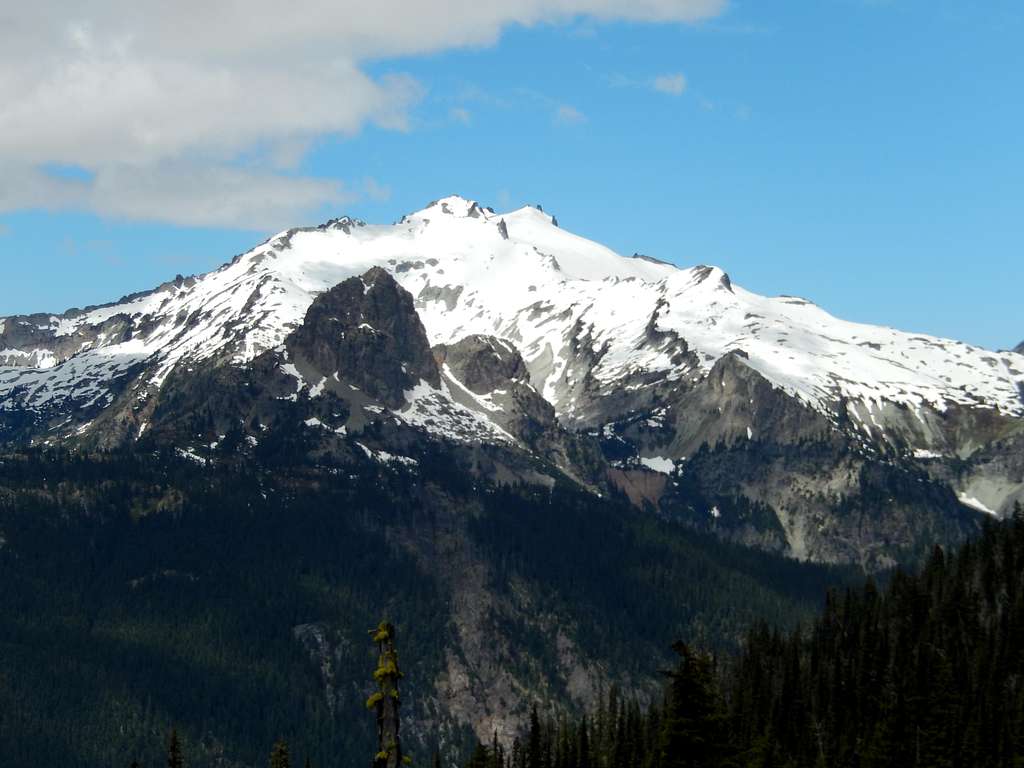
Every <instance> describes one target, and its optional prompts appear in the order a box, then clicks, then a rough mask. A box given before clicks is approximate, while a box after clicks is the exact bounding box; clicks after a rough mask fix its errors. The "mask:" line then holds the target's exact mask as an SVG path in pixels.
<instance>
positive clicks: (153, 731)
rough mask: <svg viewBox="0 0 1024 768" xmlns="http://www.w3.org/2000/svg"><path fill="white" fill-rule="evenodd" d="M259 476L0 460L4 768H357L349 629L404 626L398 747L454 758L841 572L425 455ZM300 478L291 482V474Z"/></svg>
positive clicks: (798, 601)
mask: <svg viewBox="0 0 1024 768" xmlns="http://www.w3.org/2000/svg"><path fill="white" fill-rule="evenodd" d="M288 444H289V443H288V442H287V441H285V442H283V443H281V444H280V445H278V449H279V450H276V452H275V449H274V445H277V444H276V443H272V442H271V441H270V440H267V441H266V443H265V444H264V445H263V446H261V449H263V450H265V451H266V452H265V453H264V454H262V456H261V462H262V463H261V465H260V468H259V469H257V468H254V467H245V466H244V465H236V466H235V467H234V468H231V467H229V466H226V465H215V466H202V465H200V464H197V463H196V462H195V461H194V460H192V459H189V458H182V457H180V456H177V455H174V454H170V453H168V454H162V453H155V454H141V453H138V452H124V453H113V454H97V455H94V456H86V455H82V454H65V453H59V452H26V453H20V454H16V455H8V456H5V457H3V458H2V460H0V461H2V464H0V584H2V585H3V588H2V589H0V754H2V756H3V764H4V766H5V768H6V767H7V766H10V767H11V768H21V766H26V767H28V766H39V765H60V766H62V768H109V767H110V766H120V765H123V766H128V765H129V764H130V763H131V761H132V760H133V759H138V760H139V761H140V763H141V764H142V765H144V766H157V765H162V764H164V761H165V759H166V755H165V752H164V750H165V741H166V736H167V734H168V732H169V731H170V729H171V728H172V727H177V729H178V732H179V734H180V738H181V743H182V748H183V750H184V751H185V753H186V754H187V755H188V765H189V767H190V768H204V767H205V766H213V765H219V766H242V765H246V766H252V765H262V764H264V762H265V760H266V755H267V750H268V749H269V745H271V744H273V743H274V742H275V741H276V740H277V739H279V738H283V739H285V740H287V742H288V743H289V744H290V745H291V749H292V754H293V755H296V756H298V759H303V758H304V757H305V756H307V755H308V756H309V757H310V758H311V759H312V762H313V764H314V765H315V766H332V767H333V766H349V765H359V766H362V765H364V764H365V763H366V760H367V756H368V755H371V754H372V751H371V750H372V744H373V738H372V722H371V718H369V717H368V716H367V712H366V710H365V708H364V702H365V700H366V697H367V695H368V694H369V691H370V688H369V686H370V680H369V677H368V670H370V669H372V667H373V664H374V663H375V656H374V655H373V652H372V648H371V646H370V644H369V643H368V636H367V635H366V630H367V629H368V628H370V627H373V626H376V624H377V622H378V621H379V620H380V618H381V616H382V615H386V616H387V617H389V618H390V619H391V620H392V621H393V622H394V623H395V624H396V626H397V628H398V633H399V635H398V636H399V638H400V644H401V650H402V668H403V670H404V671H405V673H406V681H405V683H404V684H403V698H404V699H405V701H406V706H405V708H404V711H403V715H404V718H403V723H404V724H403V733H404V734H405V735H404V736H403V738H404V739H406V743H407V744H408V751H409V752H410V753H411V754H413V756H414V757H417V759H418V760H419V761H422V760H424V759H428V758H429V755H430V753H431V752H432V751H433V750H434V749H436V748H440V749H441V750H442V752H443V754H444V755H446V757H448V759H450V760H452V761H457V760H459V759H460V755H465V754H468V752H469V750H470V749H471V747H472V744H473V743H475V741H476V739H477V738H481V737H483V736H484V735H485V734H488V733H490V732H491V730H492V729H494V728H500V729H503V732H505V733H507V734H512V733H514V732H517V731H518V730H520V729H521V728H523V727H525V726H526V725H528V721H529V712H530V706H531V704H533V703H536V704H538V705H539V706H540V707H541V708H542V710H543V711H545V712H553V713H554V712H562V713H565V714H566V715H567V716H572V715H573V713H578V712H582V711H585V710H586V709H588V708H591V707H594V706H596V704H597V701H598V700H599V699H600V696H601V691H602V690H605V691H607V690H609V689H610V688H611V686H613V685H616V686H618V687H619V688H620V689H622V690H623V691H624V694H625V695H628V696H629V697H630V698H635V699H637V700H639V701H644V702H646V701H649V700H651V699H652V698H656V697H657V691H658V689H659V683H658V670H659V669H660V668H661V667H662V666H664V665H666V664H668V663H669V662H670V656H671V653H670V646H671V643H672V642H673V640H675V639H677V638H688V639H693V640H701V641H703V642H706V643H708V644H710V645H711V646H712V647H715V648H718V649H722V650H724V649H729V648H733V649H735V648H737V647H738V646H739V641H740V639H741V637H742V634H743V632H744V629H745V628H746V627H748V626H750V624H751V623H752V622H754V621H756V620H758V619H763V620H766V621H770V622H771V623H772V624H773V625H780V626H793V625H794V624H795V623H797V622H799V621H801V620H803V619H805V618H807V617H808V616H809V615H811V613H812V612H813V611H814V610H815V609H816V608H817V606H818V605H819V603H820V596H821V595H822V594H823V593H824V591H825V589H826V588H827V587H828V586H829V585H830V584H836V583H839V582H842V581H843V580H848V579H850V578H851V577H852V576H853V574H852V573H851V572H847V571H839V570H835V569H828V568H824V567H820V566H811V565H805V564H801V563H797V562H794V561H790V560H786V559H783V558H779V557H775V556H772V555H769V554H766V553H762V552H758V551H755V550H749V549H744V548H741V547H736V546H732V545H727V544H724V543H722V542H721V541H719V540H717V539H715V538H713V537H711V536H704V535H701V534H699V533H695V532H693V531H690V530H688V529H686V528H683V527H681V526H677V525H673V524H671V523H668V522H664V521H659V520H657V519H656V518H654V517H653V516H651V515H649V514H644V513H641V512H639V511H637V510H636V509H635V508H633V507H631V506H630V505H629V504H628V503H627V502H626V501H625V500H623V499H616V498H612V499H603V500H602V499H598V498H596V497H594V496H593V495H592V494H588V493H584V492H581V491H579V490H578V489H576V488H575V487H573V486H569V485H565V486H561V485H559V486H556V487H553V488H550V489H543V488H523V487H504V488H498V487H495V486H490V485H487V484H485V483H481V482H479V481H477V480H474V479H473V477H472V475H471V474H470V473H469V472H466V471H465V470H464V468H462V467H460V466H458V465H457V464H456V463H455V461H454V459H453V458H452V457H451V456H449V455H446V454H444V453H443V449H442V448H440V447H434V448H432V449H430V450H426V451H424V452H423V453H422V454H417V457H418V460H419V462H420V463H419V464H418V465H417V466H416V467H415V468H412V469H410V468H408V467H406V466H405V465H393V464H382V463H380V462H378V461H376V460H372V459H370V458H367V460H366V462H365V465H363V466H358V467H344V468H343V467H340V466H334V465H330V464H323V463H321V464H309V463H308V462H307V461H306V460H305V459H304V457H302V456H301V455H300V454H296V453H295V452H292V451H289V450H287V446H288ZM295 456H299V457H300V458H301V459H302V460H301V461H299V460H298V459H295V458H294V457H295Z"/></svg>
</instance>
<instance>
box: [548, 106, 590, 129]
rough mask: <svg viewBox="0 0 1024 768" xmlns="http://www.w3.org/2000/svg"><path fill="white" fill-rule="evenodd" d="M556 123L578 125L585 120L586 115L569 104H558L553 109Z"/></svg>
mask: <svg viewBox="0 0 1024 768" xmlns="http://www.w3.org/2000/svg"><path fill="white" fill-rule="evenodd" d="M554 119H555V124H556V125H579V124H580V123H585V122H587V116H586V115H584V114H583V113H582V112H580V111H579V110H578V109H576V107H574V106H572V105H570V104H560V105H559V106H558V107H557V108H556V109H555V118H554Z"/></svg>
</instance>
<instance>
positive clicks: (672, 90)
mask: <svg viewBox="0 0 1024 768" xmlns="http://www.w3.org/2000/svg"><path fill="white" fill-rule="evenodd" d="M651 87H652V88H653V89H654V90H656V91H658V92H659V93H667V94H669V95H670V96H682V94H683V91H685V90H686V77H685V76H684V75H683V73H682V72H674V73H672V74H669V75H658V76H657V77H656V78H654V80H652V81H651Z"/></svg>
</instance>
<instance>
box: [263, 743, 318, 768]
mask: <svg viewBox="0 0 1024 768" xmlns="http://www.w3.org/2000/svg"><path fill="white" fill-rule="evenodd" d="M306 759H307V761H308V759H309V758H306ZM270 768H291V764H290V762H289V760H288V743H287V742H286V741H285V740H284V739H278V740H277V741H276V742H275V743H274V746H273V747H272V748H271V750H270Z"/></svg>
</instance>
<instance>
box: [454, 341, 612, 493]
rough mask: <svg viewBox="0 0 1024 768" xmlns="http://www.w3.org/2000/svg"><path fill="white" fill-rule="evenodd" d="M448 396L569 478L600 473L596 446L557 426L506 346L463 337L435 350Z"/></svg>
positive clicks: (512, 349) (517, 358)
mask: <svg viewBox="0 0 1024 768" xmlns="http://www.w3.org/2000/svg"><path fill="white" fill-rule="evenodd" d="M434 358H435V360H436V361H437V364H438V367H439V368H440V370H441V375H442V377H443V378H444V380H445V382H446V383H447V384H448V390H449V392H450V394H451V396H452V398H453V399H454V400H455V401H456V402H458V403H460V404H461V405H463V406H465V407H466V408H469V409H472V410H475V411H476V412H478V413H480V414H481V415H482V416H484V417H485V418H487V419H488V420H489V421H490V422H491V423H493V424H496V425H498V426H499V427H501V428H502V429H503V430H505V432H507V433H508V434H509V435H511V436H512V437H514V438H515V439H516V440H518V441H520V442H521V443H522V444H523V445H524V446H526V447H528V448H529V449H530V450H531V451H532V452H533V453H535V454H536V455H538V456H540V457H542V458H544V459H547V460H548V461H550V462H552V463H553V464H554V465H555V466H557V467H559V469H561V470H562V471H563V472H564V473H566V474H567V475H569V476H570V477H574V478H576V479H577V480H580V481H581V482H584V483H585V484H593V483H594V482H595V481H596V480H597V479H598V478H599V477H601V474H602V471H603V461H602V459H601V455H600V450H599V448H598V446H597V443H596V442H595V441H593V440H591V439H589V438H587V437H586V436H585V435H579V434H575V433H571V432H569V431H567V430H565V429H563V428H562V427H561V425H559V423H558V419H557V417H556V415H555V409H554V407H553V406H552V405H551V404H550V403H549V402H548V401H547V400H545V399H544V398H543V397H542V396H541V394H540V393H539V392H537V390H536V389H535V388H534V386H533V384H531V383H530V372H529V370H528V369H527V367H526V364H525V363H524V362H523V358H522V356H521V355H520V354H519V350H517V349H516V348H515V347H514V346H513V345H512V344H511V343H510V342H508V341H505V340H503V339H498V338H495V337H493V336H482V335H474V336H467V337H466V338H464V339H461V340H460V341H458V342H456V343H455V344H440V345H437V346H435V347H434Z"/></svg>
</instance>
